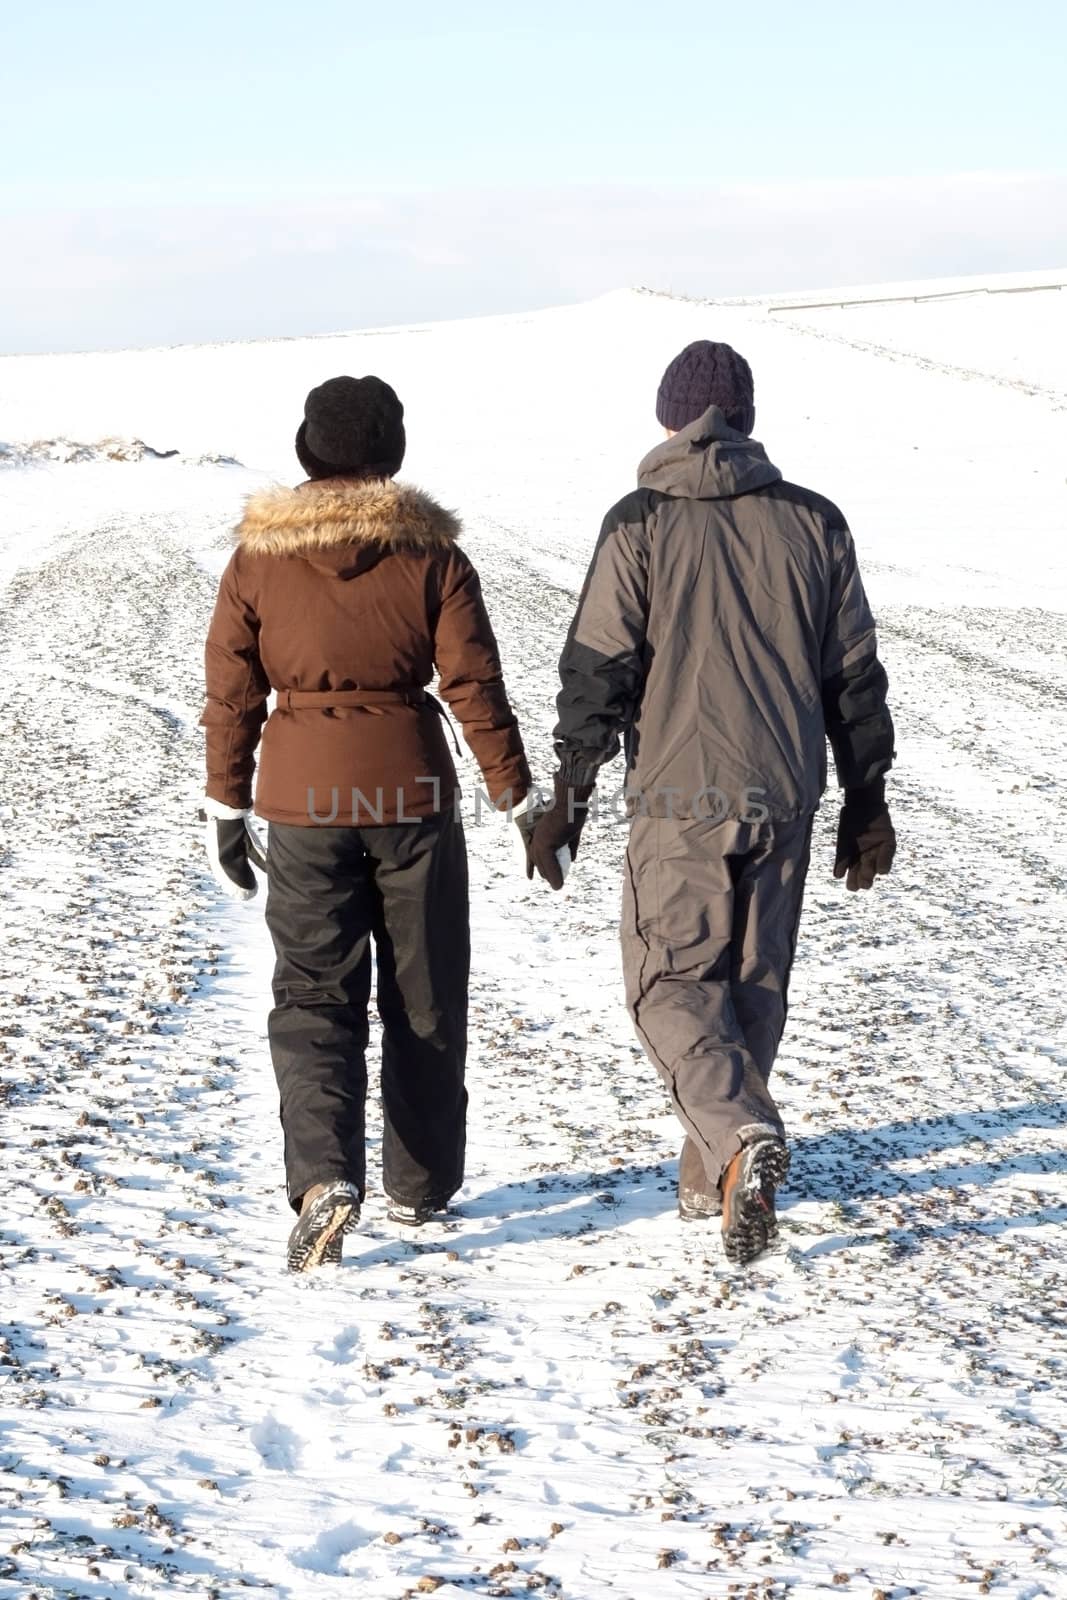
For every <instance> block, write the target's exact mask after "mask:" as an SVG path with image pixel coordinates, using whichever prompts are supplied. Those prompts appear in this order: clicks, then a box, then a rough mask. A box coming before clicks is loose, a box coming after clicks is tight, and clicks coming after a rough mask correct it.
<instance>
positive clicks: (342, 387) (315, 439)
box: [296, 378, 407, 478]
mask: <svg viewBox="0 0 1067 1600" xmlns="http://www.w3.org/2000/svg"><path fill="white" fill-rule="evenodd" d="M406 448H407V439H406V437H405V434H404V407H403V406H402V405H401V404H400V401H399V399H398V398H397V396H396V393H395V392H394V390H392V389H391V388H390V387H389V385H388V384H387V383H383V382H382V380H381V378H327V380H326V382H325V383H320V384H319V386H318V388H317V389H312V391H311V393H310V394H309V395H308V397H307V399H306V400H305V402H304V420H303V422H302V423H301V424H300V430H299V432H298V433H297V436H296V453H297V456H298V457H299V460H300V465H301V466H302V467H303V469H304V471H305V472H306V473H307V475H308V477H309V478H343V477H358V478H392V477H394V476H395V474H396V473H398V472H399V471H400V467H401V464H402V463H403V460H404V451H405V449H406Z"/></svg>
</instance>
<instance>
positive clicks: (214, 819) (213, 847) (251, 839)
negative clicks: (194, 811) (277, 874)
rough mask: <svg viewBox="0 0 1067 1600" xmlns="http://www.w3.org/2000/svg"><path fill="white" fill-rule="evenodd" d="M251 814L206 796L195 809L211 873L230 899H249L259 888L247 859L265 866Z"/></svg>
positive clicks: (261, 868) (265, 862)
mask: <svg viewBox="0 0 1067 1600" xmlns="http://www.w3.org/2000/svg"><path fill="white" fill-rule="evenodd" d="M251 815H252V813H251V811H236V810H234V809H233V807H231V806H224V805H220V803H219V802H218V801H217V800H207V801H206V802H205V805H204V809H203V810H202V811H200V812H198V816H199V819H200V821H201V822H202V823H203V824H204V843H205V845H206V846H207V859H208V866H209V867H210V868H211V876H212V877H213V878H214V880H215V882H216V883H217V884H218V886H219V888H220V889H221V890H222V891H223V893H224V894H227V895H229V896H230V898H231V899H233V900H251V899H253V898H254V896H255V894H256V891H257V889H258V888H259V884H258V883H257V882H256V875H255V873H254V872H253V871H252V867H251V865H250V863H252V862H254V863H255V864H256V866H257V867H259V869H260V871H262V872H266V870H267V857H266V854H265V852H264V849H263V846H262V845H261V844H260V842H259V839H258V838H257V836H256V834H255V833H254V832H253V829H252V824H251V822H250V820H249V819H250V817H251Z"/></svg>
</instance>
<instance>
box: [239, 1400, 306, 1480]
mask: <svg viewBox="0 0 1067 1600" xmlns="http://www.w3.org/2000/svg"><path fill="white" fill-rule="evenodd" d="M249 1438H250V1439H251V1440H252V1443H253V1444H254V1445H255V1447H256V1450H257V1451H258V1452H259V1455H260V1456H261V1458H262V1460H263V1464H264V1465H265V1466H268V1467H274V1468H275V1470H276V1471H278V1472H295V1471H296V1470H297V1469H298V1468H299V1466H300V1458H301V1456H302V1455H303V1453H304V1441H303V1439H302V1438H301V1437H300V1435H299V1434H298V1433H297V1432H296V1430H295V1429H294V1428H290V1427H289V1426H288V1425H287V1424H286V1423H284V1422H279V1421H278V1419H277V1417H275V1416H272V1415H271V1414H270V1413H268V1414H267V1416H265V1417H264V1419H263V1421H262V1422H257V1423H256V1425H255V1427H254V1428H252V1429H250V1431H249Z"/></svg>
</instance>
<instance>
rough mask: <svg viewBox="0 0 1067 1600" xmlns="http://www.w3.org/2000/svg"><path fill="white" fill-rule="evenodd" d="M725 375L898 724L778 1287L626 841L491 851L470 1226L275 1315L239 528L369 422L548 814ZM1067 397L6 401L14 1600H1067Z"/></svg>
mask: <svg viewBox="0 0 1067 1600" xmlns="http://www.w3.org/2000/svg"><path fill="white" fill-rule="evenodd" d="M1060 276H1061V278H1062V279H1064V280H1065V281H1067V274H1061V275H1060ZM353 320H358V311H355V312H354V317H353ZM695 337H714V338H724V339H728V340H730V341H731V342H733V343H734V344H736V345H737V346H738V348H740V349H741V350H742V351H743V352H744V353H745V354H746V355H747V356H748V357H749V359H750V361H751V362H752V365H753V368H754V371H755V375H756V390H757V410H758V417H757V428H756V433H757V436H758V437H759V438H761V439H762V440H763V441H764V442H765V444H766V445H767V448H768V451H769V454H770V456H771V458H772V460H774V461H775V462H776V463H777V464H778V465H779V466H780V467H781V468H782V470H783V471H784V472H785V474H786V476H788V477H791V478H794V479H796V480H799V481H800V482H802V483H808V484H810V485H811V486H812V487H814V488H817V489H820V490H822V491H824V492H825V493H827V494H829V495H831V496H832V497H833V498H834V499H836V500H838V501H839V503H840V504H841V505H842V507H843V508H844V510H845V512H846V514H847V515H848V517H849V520H850V522H851V524H852V527H853V530H854V532H855V535H856V539H857V543H858V546H859V550H860V555H861V559H862V561H863V564H864V567H865V571H866V574H867V580H868V588H869V590H870V592H871V597H872V601H873V603H874V607H875V610H876V613H877V614H878V617H879V622H880V628H881V635H882V641H883V656H884V659H885V661H886V665H887V668H888V671H889V674H890V679H891V684H892V704H893V709H894V713H895V715H896V720H897V726H898V745H899V752H900V759H899V768H898V770H897V771H896V772H895V773H894V776H893V778H892V781H891V799H892V804H893V808H894V813H895V817H896V821H897V826H898V830H899V834H900V849H899V852H898V855H897V862H896V866H895V868H894V871H893V874H892V876H891V878H889V879H888V880H887V881H885V882H884V883H880V884H879V885H878V887H877V890H876V891H875V892H874V893H872V894H870V895H865V896H849V895H848V894H847V893H846V892H845V890H844V889H843V886H842V885H840V884H837V883H835V882H834V881H833V880H832V878H831V874H830V869H831V860H832V853H831V844H832V830H833V826H834V821H835V813H836V807H835V806H834V805H833V804H832V803H831V804H828V805H827V806H825V807H824V810H823V812H822V815H821V818H820V821H819V824H818V830H817V842H816V848H815V852H814V860H813V867H812V876H811V879H810V884H809V891H808V899H807V906H806V912H805V918H804V922H803V926H802V932H801V947H800V953H799V959H798V964H797V968H796V972H795V976H794V983H793V991H792V998H793V1004H792V1012H791V1018H790V1024H789V1028H788V1032H787V1036H786V1042H785V1046H784V1050H783V1054H782V1057H781V1061H780V1066H779V1068H778V1074H777V1089H778V1094H779V1097H780V1100H781V1101H782V1103H783V1109H784V1111H785V1114H786V1118H787V1122H788V1124H789V1126H790V1130H791V1135H792V1138H793V1142H794V1161H793V1168H792V1172H791V1175H790V1179H789V1182H788V1185H787V1187H786V1188H785V1189H784V1190H783V1192H782V1195H781V1220H782V1247H781V1249H780V1250H779V1252H778V1253H777V1254H775V1255H773V1256H771V1257H769V1258H767V1259H765V1260H763V1261H761V1262H759V1263H757V1264H756V1265H755V1267H753V1268H750V1269H747V1270H744V1271H738V1270H735V1269H732V1268H730V1267H729V1266H728V1265H727V1263H726V1262H725V1260H724V1258H723V1256H722V1254H721V1251H720V1248H719V1242H718V1237H717V1233H716V1231H715V1229H714V1227H712V1228H711V1229H709V1230H705V1229H703V1228H701V1227H699V1226H689V1227H683V1226H682V1225H681V1224H679V1222H678V1221H677V1219H676V1216H675V1210H674V1182H675V1171H676V1166H675V1163H676V1158H677V1153H678V1146H679V1142H680V1141H679V1130H678V1129H677V1127H676V1125H675V1123H674V1120H673V1118H672V1116H671V1115H670V1113H669V1111H668V1109H667V1105H666V1101H665V1096H664V1093H663V1092H662V1090H661V1088H660V1086H659V1083H658V1081H657V1079H656V1078H655V1075H654V1073H653V1072H652V1069H651V1068H650V1067H649V1066H648V1065H647V1064H646V1063H645V1061H644V1060H643V1058H642V1056H641V1054H640V1052H639V1051H638V1049H637V1047H636V1045H635V1042H634V1040H633V1038H632V1036H631V1032H630V1027H629V1023H628V1021H627V1019H626V1016H625V1014H624V1011H623V1005H622V996H621V983H620V978H619V971H618V960H617V954H616V944H615V934H616V923H617V916H618V902H619V884H620V862H621V856H622V851H623V847H624V839H623V832H622V829H621V828H620V827H618V826H614V827H613V826H609V825H608V824H607V823H602V824H601V825H599V826H598V827H596V828H592V827H591V828H590V829H588V830H587V833H586V840H587V841H588V843H586V842H585V841H583V847H582V854H581V857H580V858H579V861H578V864H577V866H576V868H575V871H574V873H573V874H572V876H571V878H570V879H569V880H568V884H567V888H566V891H565V893H564V894H563V895H562V896H560V897H556V898H553V897H551V896H550V895H549V894H548V892H547V891H544V890H542V889H541V888H534V887H531V886H528V885H527V883H526V880H525V878H524V876H523V875H522V873H521V871H520V869H519V865H518V854H517V848H516V846H515V844H514V843H513V841H512V839H511V837H510V836H509V834H508V832H507V830H506V829H505V827H504V826H503V825H502V824H501V823H500V822H499V821H498V822H496V823H495V824H493V823H490V822H488V821H483V823H482V825H481V826H477V827H475V826H474V825H473V819H470V820H471V824H472V825H471V828H470V843H471V851H472V878H473V888H474V906H475V910H474V918H475V967H474V981H473V1016H472V1022H473V1029H472V1036H473V1037H472V1056H471V1066H470V1086H471V1091H472V1112H471V1147H470V1161H469V1169H468V1179H467V1183H466V1186H465V1188H464V1190H463V1191H462V1194H461V1196H460V1198H459V1203H458V1204H457V1206H456V1208H455V1211H454V1214H452V1215H451V1216H450V1217H449V1218H448V1219H447V1220H443V1221H441V1222H440V1223H437V1224H434V1225H432V1226H430V1227H427V1228H426V1229H424V1230H423V1231H422V1232H421V1233H420V1234H418V1235H417V1236H414V1237H413V1236H411V1235H410V1234H405V1233H403V1231H402V1230H401V1229H400V1228H398V1227H396V1226H394V1225H392V1224H390V1223H388V1222H387V1221H386V1218H385V1209H384V1203H383V1199H382V1196H381V1194H380V1192H379V1191H376V1190H375V1189H374V1188H373V1187H372V1190H371V1193H370V1195H369V1198H368V1203H367V1206H366V1208H365V1213H364V1221H363V1224H362V1226H361V1228H360V1231H359V1232H358V1234H356V1235H355V1236H354V1237H352V1238H351V1239H350V1240H348V1241H346V1247H345V1262H344V1266H343V1268H342V1270H341V1271H340V1272H339V1273H337V1274H333V1275H326V1274H323V1275H321V1276H319V1277H317V1278H315V1279H314V1280H303V1279H301V1280H295V1281H294V1280H291V1279H289V1278H288V1277H287V1276H286V1275H285V1273H284V1272H283V1270H282V1261H283V1246H284V1240H285V1237H286V1234H287V1231H288V1227H289V1220H290V1219H289V1214H288V1211H287V1208H286V1206H285V1204H284V1198H283V1194H282V1190H281V1187H280V1176H281V1140H280V1134H279V1130H278V1126H277V1116H276V1097H275V1091H274V1087H273V1079H272V1076H271V1071H270V1065H269V1061H268V1058H267V1053H266V1048H265V1040H264V1024H265V1013H266V1007H267V1004H268V984H269V973H270V952H269V946H268V941H267V938H266V935H265V932H264V929H263V926H262V920H261V907H262V901H258V902H256V903H254V904H253V905H252V906H251V907H233V906H230V905H226V904H222V903H220V901H219V899H218V898H217V896H216V895H215V894H214V893H213V891H212V888H211V885H210V883H209V881H208V879H207V876H206V873H205V868H204V864H203V861H202V857H201V852H200V830H199V828H198V826H197V824H196V823H195V821H194V811H195V805H196V800H197V796H198V793H199V789H200V770H201V769H200V763H201V745H200V735H199V732H198V729H197V726H196V722H197V717H198V715H199V709H200V695H201V668H200V658H201V649H202V640H203V635H204V632H205V628H206V625H207V619H208V616H209V613H210V609H211V605H212V603H213V599H214V589H215V583H216V579H217V575H218V572H219V571H220V570H221V567H222V565H223V563H224V561H225V559H226V554H227V548H228V528H229V527H230V525H231V524H232V523H233V522H234V521H235V519H236V516H237V514H238V509H239V506H240V503H241V498H242V496H243V495H244V494H246V493H247V492H248V491H249V490H250V489H252V488H254V487H256V486H258V485H259V484H261V483H264V482H266V481H269V480H270V479H272V478H280V479H282V480H289V481H293V480H295V478H296V477H297V476H298V469H297V467H296V462H295V458H294V457H293V455H292V451H291V439H292V435H293V432H294V431H295V428H296V424H297V421H298V420H299V416H300V408H301V404H302V400H303V396H304V394H305V392H306V390H307V389H308V388H309V387H310V386H311V385H312V384H313V383H317V382H319V381H321V380H322V379H323V378H325V377H328V376H332V375H334V374H336V373H339V372H354V373H363V372H366V371H374V372H377V373H379V374H380V375H381V376H383V377H385V378H387V379H388V380H389V381H391V382H392V383H393V384H394V385H395V386H396V387H397V388H398V390H399V391H400V393H401V395H402V397H403V399H404V400H405V402H406V404H407V408H408V422H409V437H410V440H411V451H410V455H409V460H408V463H407V466H406V470H405V476H406V477H408V478H410V479H412V480H414V481H416V482H419V483H421V484H423V485H424V486H425V487H426V488H427V489H429V490H430V491H431V492H433V493H435V494H436V495H438V496H439V497H440V498H441V499H443V500H444V501H445V503H447V504H450V505H454V506H455V507H456V508H458V509H459V510H460V511H461V513H462V515H463V516H464V519H465V521H466V525H467V536H466V543H467V548H468V549H469V550H470V552H471V554H472V555H473V556H474V558H475V560H476V561H477V563H478V564H479V566H480V568H481V571H482V574H483V578H484V583H485V588H486V591H487V595H488V598H489V602H490V607H491V610H492V613H493V616H494V619H495V621H496V623H497V627H498V632H499V634H500V638H501V644H502V648H503V651H504V655H505V664H506V668H507V672H508V678H509V683H510V686H511V688H512V691H513V698H514V700H515V702H516V704H517V707H518V709H519V712H520V715H521V717H522V720H523V725H524V728H525V730H526V733H527V737H528V741H529V745H530V748H531V754H532V757H533V759H534V762H535V767H536V770H537V771H538V772H539V774H541V775H542V776H544V775H547V774H548V772H549V771H550V760H549V756H550V732H551V727H552V722H553V704H552V702H553V695H554V663H555V659H556V656H557V654H558V650H559V647H560V644H561V641H562V638H563V635H564V631H565V628H566V625H567V622H568V620H569V617H570V614H571V611H572V609H573V605H574V601H575V596H576V593H577V590H578V587H579V586H580V583H581V580H582V576H583V574H584V569H585V564H586V561H587V559H588V555H589V553H590V551H591V548H592V545H593V542H594V540H595V537H596V533H597V530H598V528H599V524H600V519H601V517H602V515H603V513H604V511H605V510H606V509H607V507H608V506H609V505H610V504H611V503H612V501H614V500H615V499H616V498H617V497H618V496H619V495H621V494H622V493H623V492H625V491H626V490H627V489H628V488H629V487H630V486H631V485H632V483H633V480H634V473H635V468H636V464H637V461H638V459H639V457H640V456H641V455H642V454H643V453H644V451H645V450H646V449H647V448H649V447H650V446H651V445H652V444H654V443H655V442H656V438H657V429H656V425H655V421H654V417H653V401H654V395H655V386H656V383H657V381H658V378H659V375H660V372H661V370H662V368H663V367H664V365H665V364H666V362H667V360H668V359H669V358H670V357H671V356H672V355H673V354H674V353H675V352H676V350H677V349H678V348H680V347H681V345H682V344H684V343H686V342H687V341H688V340H690V339H692V338H695ZM1065 391H1067V289H1065V290H1061V291H1044V292H1035V293H1021V294H1012V295H1004V296H986V295H983V296H977V297H973V298H970V299H965V300H954V301H946V302H937V303H927V304H921V303H920V304H912V303H910V302H908V303H904V304H899V305H890V306H870V307H858V308H853V309H851V310H838V309H836V308H820V309H817V310H806V311H796V312H791V313H784V312H782V311H781V310H780V309H778V310H774V309H769V308H768V306H767V304H758V305H751V306H738V305H732V306H729V307H721V306H720V307H716V306H711V305H706V306H705V305H700V304H695V303H692V302H680V301H672V300H670V299H666V298H663V297H660V296H655V295H649V294H639V293H625V294H619V295H612V296H609V297H607V298H605V299H603V300H600V301H597V302H595V303H593V304H590V305H587V306H582V307H577V308H569V309H565V310H559V311H554V312H547V313H541V314H538V315H534V316H528V317H511V318H499V319H493V320H489V321H484V322H468V323H454V324H449V325H442V326H437V327H422V328H413V329H408V330H386V331H382V332H376V333H373V334H354V335H346V336H342V337H336V338H323V339H315V340H302V341H295V340H294V341H289V342H285V341H283V342H273V343H263V344H254V345H227V346H215V347H210V348H203V349H192V348H188V349H178V350H161V351H149V352H141V353H128V354H114V355H99V356H71V357H46V358H42V357H32V358H31V357H17V358H16V357H12V358H8V359H6V360H3V361H0V442H2V446H0V654H2V657H3V664H2V670H0V733H2V739H0V783H2V800H0V944H2V960H0V1145H2V1156H3V1160H2V1171H0V1186H2V1207H0V1289H2V1300H0V1597H3V1600H7V1597H11V1600H15V1597H18V1600H30V1597H31V1596H36V1597H37V1600H57V1597H60V1596H64V1597H68V1596H69V1597H75V1596H76V1597H86V1600H134V1597H156V1596H167V1597H171V1596H179V1595H183V1594H189V1595H196V1596H204V1597H208V1596H213V1597H216V1600H236V1597H238V1596H245V1595H247V1594H249V1593H250V1592H251V1593H259V1594H262V1595H264V1596H268V1597H271V1600H275V1597H276V1600H349V1597H352V1596H360V1597H364V1596H365V1597H368V1600H401V1597H408V1596H417V1595H421V1594H424V1593H436V1594H438V1595H439V1596H440V1597H441V1600H453V1597H459V1596H509V1595H510V1596H517V1595H524V1594H527V1593H531V1592H538V1591H540V1592H543V1593H544V1594H546V1595H550V1596H559V1597H562V1600H594V1597H596V1600H599V1597H601V1596H608V1595H611V1596H618V1597H620V1600H661V1597H662V1600H683V1597H689V1596H692V1597H700V1600H719V1597H725V1596H737V1597H739V1600H753V1597H758V1600H779V1597H784V1596H786V1595H788V1596H791V1597H792V1600H807V1597H809V1596H814V1595H821V1594H828V1593H838V1594H843V1595H857V1596H864V1597H877V1596H882V1597H883V1600H884V1597H893V1600H901V1597H903V1596H907V1595H920V1596H929V1597H937V1600H941V1597H945V1600H947V1597H949V1596H953V1597H959V1596H962V1597H966V1596H968V1595H972V1594H973V1595H978V1594H993V1595H997V1596H1002V1597H1005V1600H1007V1597H1010V1600H1030V1597H1035V1596H1048V1597H1053V1600H1057V1597H1058V1600H1062V1597H1064V1596H1067V1365H1065V1361H1067V1234H1065V1226H1064V1225H1065V1222H1067V1089H1065V1083H1064V1068H1065V1067H1067V1024H1065V1016H1067V1007H1065V989H1067V979H1065V970H1067V969H1065V953H1067V826H1065V821H1067V819H1065V810H1064V800H1063V785H1064V780H1065V778H1067V538H1065V532H1067V486H1065V476H1064V474H1065V453H1064V449H1063V445H1064V433H1065V422H1067V393H1065ZM108 439H118V440H126V441H129V440H130V439H139V440H142V441H145V442H146V443H147V444H148V445H150V446H152V447H153V448H154V449H155V450H157V451H160V452H164V451H171V450H173V451H177V452H178V453H177V455H174V456H171V457H168V458H167V459H157V458H155V457H153V456H151V455H142V453H141V452H140V451H139V450H133V451H131V450H130V449H129V448H128V445H127V446H120V447H118V448H116V446H114V445H102V446H100V441H104V440H108ZM47 441H66V443H47ZM97 446H100V447H99V448H96V447H97ZM83 447H90V448H83ZM116 454H117V455H120V456H125V457H127V459H111V458H110V457H111V456H113V455H116ZM72 455H73V456H75V457H78V458H79V459H73V460H69V459H67V458H68V457H70V456H72ZM131 456H132V457H133V458H134V459H129V458H130V457H131ZM138 456H140V457H141V458H140V459H136V458H137V457H138ZM225 458H231V459H232V461H234V462H236V463H240V464H239V465H234V464H227V460H226V459H225ZM468 772H469V773H470V776H471V779H472V786H473V772H472V770H471V769H470V767H469V763H468ZM831 800H832V797H831Z"/></svg>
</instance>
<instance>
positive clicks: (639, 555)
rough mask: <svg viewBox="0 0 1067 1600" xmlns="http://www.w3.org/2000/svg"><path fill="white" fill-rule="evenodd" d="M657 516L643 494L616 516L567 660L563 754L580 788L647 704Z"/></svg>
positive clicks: (564, 772)
mask: <svg viewBox="0 0 1067 1600" xmlns="http://www.w3.org/2000/svg"><path fill="white" fill-rule="evenodd" d="M651 510H652V507H651V503H650V501H649V497H648V494H647V491H638V492H637V493H636V494H633V495H629V496H627V498H626V499H625V500H621V501H620V502H619V504H618V505H617V506H615V507H613V508H612V510H611V511H609V512H608V514H607V516H606V518H605V519H604V524H603V527H602V528H601V530H600V538H599V539H598V540H597V546H596V549H595V551H594V552H593V559H592V561H591V562H590V564H589V571H588V573H587V574H586V579H585V586H584V588H583V589H582V593H581V598H580V599H579V601H578V609H577V611H576V612H575V614H574V621H573V622H572V623H571V627H570V632H569V633H568V635H567V642H566V644H565V645H564V647H563V654H562V656H561V657H560V662H559V676H560V684H561V688H560V692H559V696H558V698H557V701H556V706H557V710H558V713H559V721H558V722H557V724H556V732H555V743H556V755H557V756H558V757H559V764H560V773H561V776H562V777H563V778H564V779H565V780H566V781H567V782H569V783H572V784H574V785H576V786H577V785H583V784H589V783H593V782H595V780H596V775H597V771H598V769H599V768H600V767H602V766H603V765H604V763H605V762H607V761H610V760H611V759H612V758H613V757H614V756H616V755H617V754H618V752H619V743H620V735H622V734H624V733H625V732H626V731H627V730H628V729H629V727H630V725H631V724H632V722H633V720H634V716H635V714H636V711H637V707H638V704H639V702H640V699H641V691H642V688H643V687H644V681H645V633H646V627H647V622H648V548H649V547H648V518H649V516H650V514H651Z"/></svg>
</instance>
